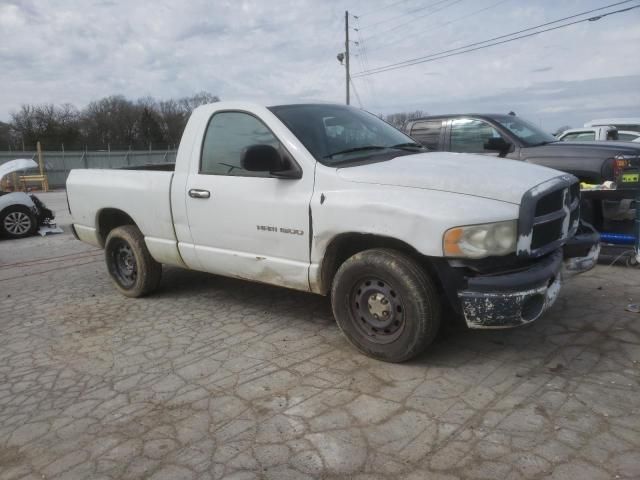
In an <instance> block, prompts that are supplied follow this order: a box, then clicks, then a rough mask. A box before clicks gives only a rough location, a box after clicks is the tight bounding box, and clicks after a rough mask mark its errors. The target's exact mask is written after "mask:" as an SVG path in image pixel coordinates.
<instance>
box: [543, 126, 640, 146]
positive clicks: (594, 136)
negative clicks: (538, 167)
mask: <svg viewBox="0 0 640 480" xmlns="http://www.w3.org/2000/svg"><path fill="white" fill-rule="evenodd" d="M556 138H557V139H558V140H561V141H563V142H591V141H596V142H602V141H611V140H619V141H622V142H638V141H640V132H633V131H631V130H618V129H617V128H616V127H612V126H611V125H609V126H603V127H582V128H570V129H568V130H565V131H564V132H562V133H560V134H559V135H557V136H556Z"/></svg>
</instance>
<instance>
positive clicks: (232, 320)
mask: <svg viewBox="0 0 640 480" xmlns="http://www.w3.org/2000/svg"><path fill="white" fill-rule="evenodd" d="M42 198H43V199H44V200H45V202H46V203H47V204H49V205H50V206H51V207H53V208H54V209H55V210H57V212H58V219H59V223H60V225H61V226H62V227H63V228H64V229H65V230H66V232H68V231H69V229H68V223H69V217H68V214H66V202H65V199H64V193H51V194H43V195H42ZM639 284H640V273H639V272H638V271H637V270H636V271H632V270H629V269H624V268H616V267H606V266H600V267H598V268H596V269H595V270H594V271H592V272H590V273H588V274H585V275H582V276H581V277H578V278H576V279H574V280H573V281H572V282H571V283H568V284H566V285H565V287H564V289H563V291H562V293H561V296H560V298H559V300H558V302H557V304H556V306H555V307H554V308H553V309H552V310H551V311H550V312H549V314H548V315H547V316H546V317H544V318H543V319H541V320H539V321H538V322H536V323H535V324H534V325H533V326H531V327H527V328H521V329H518V330H511V331H492V332H490V331H487V332H484V331H463V330H449V331H447V332H445V333H444V334H443V335H441V336H440V338H439V339H438V340H437V342H436V344H435V345H434V346H433V348H432V349H431V350H430V351H429V353H428V354H426V355H425V356H423V357H422V358H421V359H419V360H418V361H414V362H411V363H408V364H403V365H390V364H384V363H380V362H377V361H375V360H371V359H369V358H367V357H364V356H362V355H360V354H358V353H357V352H356V351H355V350H354V349H353V348H352V347H350V346H349V344H348V343H347V342H346V340H344V339H343V337H342V336H341V335H340V333H339V332H338V329H337V327H336V326H335V324H334V322H333V320H332V317H331V313H330V308H329V303H328V301H327V299H325V298H322V297H318V296H314V295H310V294H304V293H299V292H294V291H288V290H285V289H280V288H274V287H269V286H263V285H257V284H251V283H247V282H242V281H238V280H230V279H226V278H222V277H216V276H210V275H205V274H201V273H196V272H188V271H182V270H178V269H165V276H164V278H163V282H162V288H161V290H160V291H159V292H158V293H157V294H155V295H153V296H152V297H149V298H145V299H138V300H133V299H127V298H125V297H123V296H121V295H119V294H117V293H116V292H115V290H114V289H113V288H112V286H111V284H110V281H109V279H108V277H107V274H106V269H105V267H104V264H103V261H102V252H101V251H99V250H95V249H92V248H91V247H89V246H87V245H84V244H82V243H80V242H77V241H76V240H74V239H73V237H72V236H71V235H70V234H69V233H65V234H63V235H56V236H49V237H44V238H40V237H33V238H30V239H25V240H19V241H6V240H3V241H0V308H1V310H0V312H1V313H0V479H3V480H8V479H22V478H34V479H43V478H47V479H51V478H65V479H74V478H78V479H89V478H90V479H102V478H105V479H107V478H110V479H115V478H123V479H125V478H126V479H129V478H130V479H142V478H152V479H176V480H177V479H191V478H202V479H208V478H215V479H218V478H234V479H251V478H267V479H278V480H280V479H289V478H292V479H298V478H358V479H359V478H363V479H365V478H366V479H369V478H371V479H377V478H380V479H387V478H388V479H399V478H408V479H453V478H481V479H498V478H500V479H503V478H508V479H520V478H525V479H529V478H556V479H584V480H587V479H588V480H591V479H595V480H597V479H611V478H640V315H639V314H634V313H629V312H626V311H625V310H624V307H625V306H626V305H627V304H628V303H630V302H631V301H635V302H640V287H639Z"/></svg>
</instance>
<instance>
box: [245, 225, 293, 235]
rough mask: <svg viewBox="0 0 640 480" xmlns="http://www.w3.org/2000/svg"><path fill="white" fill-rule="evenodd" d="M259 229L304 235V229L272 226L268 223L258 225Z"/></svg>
mask: <svg viewBox="0 0 640 480" xmlns="http://www.w3.org/2000/svg"><path fill="white" fill-rule="evenodd" d="M256 227H257V228H258V230H262V231H263V232H280V233H288V234H289V235H304V230H298V229H296V228H283V227H270V226H268V225H256Z"/></svg>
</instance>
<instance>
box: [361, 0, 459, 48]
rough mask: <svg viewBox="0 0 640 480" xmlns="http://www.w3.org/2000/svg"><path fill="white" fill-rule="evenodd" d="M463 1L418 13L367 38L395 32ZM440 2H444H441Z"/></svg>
mask: <svg viewBox="0 0 640 480" xmlns="http://www.w3.org/2000/svg"><path fill="white" fill-rule="evenodd" d="M463 1H464V0H453V1H451V2H450V3H448V4H446V5H443V6H442V7H441V8H436V9H434V10H430V11H428V12H427V13H425V14H423V15H417V16H415V17H413V18H411V19H410V20H407V21H406V22H404V23H399V24H398V25H396V26H394V27H391V28H387V29H386V30H382V31H380V32H376V33H374V34H372V35H369V36H368V37H366V39H367V40H371V39H372V38H375V37H379V36H380V35H384V34H385V33H389V32H393V31H394V30H398V29H399V28H401V27H404V26H405V25H409V24H410V23H412V22H415V21H416V20H420V19H421V18H425V17H429V16H431V15H433V14H434V13H438V12H441V11H442V10H445V9H447V8H449V7H453V6H454V5H456V4H458V3H460V2H463ZM440 3H442V2H440Z"/></svg>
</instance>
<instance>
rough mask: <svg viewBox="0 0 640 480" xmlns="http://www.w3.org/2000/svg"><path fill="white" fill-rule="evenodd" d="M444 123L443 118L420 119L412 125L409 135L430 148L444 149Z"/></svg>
mask: <svg viewBox="0 0 640 480" xmlns="http://www.w3.org/2000/svg"><path fill="white" fill-rule="evenodd" d="M444 123H445V122H444V121H443V120H442V119H428V120H418V121H416V122H415V123H413V125H411V131H410V132H409V135H411V137H412V138H414V139H415V140H417V141H418V142H420V143H421V144H422V145H424V146H425V147H427V148H428V149H429V150H442V149H443V143H444Z"/></svg>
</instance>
